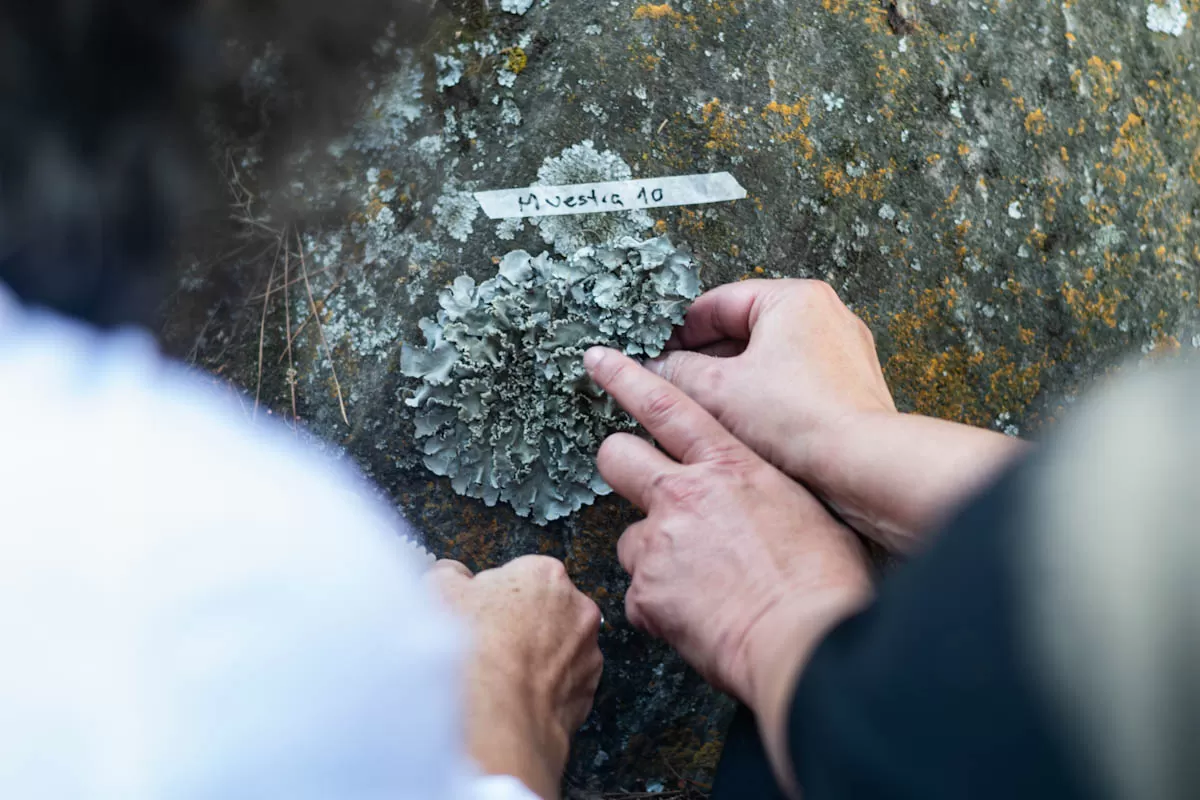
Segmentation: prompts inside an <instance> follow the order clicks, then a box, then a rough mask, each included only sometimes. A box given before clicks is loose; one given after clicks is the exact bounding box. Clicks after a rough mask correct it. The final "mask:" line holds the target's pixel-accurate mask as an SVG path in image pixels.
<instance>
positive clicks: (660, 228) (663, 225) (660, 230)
mask: <svg viewBox="0 0 1200 800" xmlns="http://www.w3.org/2000/svg"><path fill="white" fill-rule="evenodd" d="M654 232H655V233H657V234H658V235H659V236H662V235H663V234H664V233H666V232H667V221H666V220H665V219H659V220H655V221H654Z"/></svg>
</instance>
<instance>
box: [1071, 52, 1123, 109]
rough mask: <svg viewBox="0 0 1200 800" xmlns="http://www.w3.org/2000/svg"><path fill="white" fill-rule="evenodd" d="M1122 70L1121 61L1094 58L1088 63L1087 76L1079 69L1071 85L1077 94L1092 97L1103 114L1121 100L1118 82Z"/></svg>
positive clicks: (1072, 77) (1073, 75) (1072, 76)
mask: <svg viewBox="0 0 1200 800" xmlns="http://www.w3.org/2000/svg"><path fill="white" fill-rule="evenodd" d="M1122 69H1123V67H1122V65H1121V62H1120V61H1105V60H1104V59H1102V58H1100V57H1099V56H1092V57H1091V58H1089V59H1088V61H1087V72H1086V74H1085V72H1084V71H1083V70H1079V69H1077V70H1075V72H1074V73H1072V75H1071V85H1072V86H1073V87H1074V89H1075V91H1076V92H1078V93H1080V94H1086V95H1088V96H1090V97H1091V99H1092V103H1093V104H1095V106H1096V110H1097V111H1099V112H1100V113H1101V114H1103V113H1104V112H1105V111H1108V109H1110V108H1111V107H1112V106H1113V104H1114V103H1116V102H1117V100H1118V99H1119V98H1120V91H1119V90H1118V88H1117V80H1118V78H1119V76H1120V74H1121V70H1122Z"/></svg>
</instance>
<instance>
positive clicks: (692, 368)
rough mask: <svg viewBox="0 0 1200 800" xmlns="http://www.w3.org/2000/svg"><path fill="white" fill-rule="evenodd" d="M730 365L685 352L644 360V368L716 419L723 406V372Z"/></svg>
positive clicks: (719, 360) (708, 357) (680, 351)
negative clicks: (675, 388) (668, 383)
mask: <svg viewBox="0 0 1200 800" xmlns="http://www.w3.org/2000/svg"><path fill="white" fill-rule="evenodd" d="M730 362H731V360H730V359H726V358H716V357H713V356H706V355H704V354H702V353H693V352H691V351H689V350H672V351H670V352H669V353H664V354H663V355H661V356H659V357H658V358H655V359H652V360H650V361H647V362H646V364H645V367H646V369H648V370H650V371H651V372H653V373H654V374H655V375H658V376H659V377H660V378H662V379H663V380H666V381H669V382H670V383H673V384H675V386H677V387H679V388H680V389H681V390H682V391H683V393H684V394H686V395H687V396H688V397H690V398H692V399H693V400H695V401H696V402H697V403H699V404H700V405H701V406H702V407H703V408H704V410H705V411H707V412H708V413H710V414H712V415H713V416H714V417H718V418H719V417H720V415H721V413H722V412H723V411H724V406H725V386H726V377H727V376H726V370H727V369H728V368H729V364H730Z"/></svg>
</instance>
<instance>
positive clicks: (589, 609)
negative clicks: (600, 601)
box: [580, 595, 601, 631]
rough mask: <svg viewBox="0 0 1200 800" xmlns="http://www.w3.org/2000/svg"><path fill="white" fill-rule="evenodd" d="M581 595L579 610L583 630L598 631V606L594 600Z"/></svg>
mask: <svg viewBox="0 0 1200 800" xmlns="http://www.w3.org/2000/svg"><path fill="white" fill-rule="evenodd" d="M581 597H583V603H582V609H581V611H580V618H581V622H582V623H583V628H584V630H587V631H599V630H600V616H601V615H600V606H598V605H596V601H595V600H593V599H592V598H590V597H588V596H587V595H581Z"/></svg>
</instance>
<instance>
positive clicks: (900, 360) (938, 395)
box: [868, 285, 1054, 425]
mask: <svg viewBox="0 0 1200 800" xmlns="http://www.w3.org/2000/svg"><path fill="white" fill-rule="evenodd" d="M910 296H911V297H912V300H913V306H912V308H911V309H910V310H906V311H901V312H899V313H897V314H894V315H892V316H891V318H890V319H889V320H888V323H887V327H886V331H885V332H884V334H883V335H882V336H881V344H882V345H883V346H884V351H885V352H888V353H889V355H888V357H887V359H886V361H885V362H884V366H883V370H884V374H885V376H886V377H887V380H888V385H889V386H891V387H892V389H893V391H894V392H895V393H896V396H897V399H898V400H899V401H900V402H901V403H902V404H903V405H905V406H907V407H909V408H911V409H912V410H913V411H916V412H917V413H921V414H927V415H929V416H935V417H940V418H942V419H950V420H956V421H958V422H964V423H967V424H971V425H990V424H991V423H992V421H993V420H995V419H996V418H997V417H999V416H1001V415H1003V414H1008V415H1010V416H1019V415H1022V414H1024V412H1025V410H1026V409H1027V407H1028V406H1029V404H1030V403H1032V402H1033V400H1034V398H1035V397H1036V396H1037V394H1038V392H1039V391H1040V390H1041V387H1042V383H1043V380H1042V375H1043V374H1044V373H1045V371H1046V370H1047V369H1049V368H1050V367H1051V366H1052V365H1053V364H1054V361H1053V360H1052V359H1051V358H1050V357H1049V354H1048V353H1047V352H1046V351H1042V352H1041V353H1036V354H1035V356H1034V357H1032V358H1019V357H1018V356H1016V355H1014V354H1013V353H1011V352H1010V351H1009V350H1008V348H1006V347H996V348H992V349H986V350H981V351H972V350H969V349H968V348H967V347H966V346H965V345H963V344H958V343H952V344H949V345H947V344H945V343H943V342H941V341H936V340H937V339H938V336H939V332H944V331H946V330H950V329H953V327H954V323H953V320H952V318H951V311H952V309H953V307H954V304H955V303H956V302H957V295H956V292H955V291H954V290H953V289H952V288H950V287H948V286H947V285H943V286H941V287H939V288H936V289H925V290H922V291H920V292H917V291H912V292H910ZM868 316H869V315H868ZM1019 338H1020V340H1021V343H1022V344H1030V345H1031V344H1032V343H1033V332H1032V331H1030V332H1029V334H1028V336H1026V337H1019ZM1026 339H1028V341H1026Z"/></svg>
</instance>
